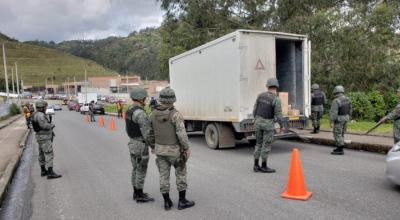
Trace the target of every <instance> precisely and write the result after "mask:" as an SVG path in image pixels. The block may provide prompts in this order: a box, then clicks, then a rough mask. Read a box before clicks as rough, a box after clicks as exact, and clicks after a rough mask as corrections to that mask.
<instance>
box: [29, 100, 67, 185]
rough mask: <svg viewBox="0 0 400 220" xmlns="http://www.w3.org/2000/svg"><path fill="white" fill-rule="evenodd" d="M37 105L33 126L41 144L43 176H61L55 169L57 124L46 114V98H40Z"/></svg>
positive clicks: (33, 116)
mask: <svg viewBox="0 0 400 220" xmlns="http://www.w3.org/2000/svg"><path fill="white" fill-rule="evenodd" d="M35 105H36V112H35V113H34V114H33V115H32V127H33V130H34V131H35V133H36V141H37V143H38V145H39V165H40V169H41V176H47V179H56V178H60V177H61V175H58V174H56V173H55V172H54V171H53V159H54V152H53V138H54V133H53V129H54V127H55V125H54V124H51V123H50V121H49V119H48V118H47V116H46V114H45V112H46V107H47V102H46V101H44V100H38V101H36V103H35ZM46 167H47V169H46Z"/></svg>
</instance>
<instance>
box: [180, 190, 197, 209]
mask: <svg viewBox="0 0 400 220" xmlns="http://www.w3.org/2000/svg"><path fill="white" fill-rule="evenodd" d="M192 206H194V201H190V200H187V199H186V190H183V191H180V192H179V203H178V209H179V210H182V209H186V208H190V207H192Z"/></svg>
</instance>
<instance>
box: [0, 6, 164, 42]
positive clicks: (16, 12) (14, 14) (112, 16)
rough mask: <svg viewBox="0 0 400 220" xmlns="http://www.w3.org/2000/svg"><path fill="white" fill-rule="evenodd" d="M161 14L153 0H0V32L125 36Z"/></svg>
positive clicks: (29, 36)
mask: <svg viewBox="0 0 400 220" xmlns="http://www.w3.org/2000/svg"><path fill="white" fill-rule="evenodd" d="M162 16H163V12H162V10H161V9H160V3H159V2H157V1H156V0H12V1H11V0H0V21H1V22H0V32H2V33H4V34H6V35H8V36H10V37H13V38H16V39H18V40H21V41H27V40H36V39H38V40H46V41H50V40H54V41H56V42H59V41H62V40H72V39H99V38H105V37H108V36H126V35H128V34H129V33H130V32H132V31H134V30H140V29H142V28H145V27H157V26H159V25H160V24H161V22H162Z"/></svg>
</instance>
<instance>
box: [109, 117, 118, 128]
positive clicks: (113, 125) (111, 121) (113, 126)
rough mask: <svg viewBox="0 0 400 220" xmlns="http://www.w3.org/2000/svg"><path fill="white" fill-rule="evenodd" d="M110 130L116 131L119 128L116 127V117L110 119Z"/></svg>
mask: <svg viewBox="0 0 400 220" xmlns="http://www.w3.org/2000/svg"><path fill="white" fill-rule="evenodd" d="M110 130H111V131H116V130H117V129H116V128H115V123H114V117H111V120H110Z"/></svg>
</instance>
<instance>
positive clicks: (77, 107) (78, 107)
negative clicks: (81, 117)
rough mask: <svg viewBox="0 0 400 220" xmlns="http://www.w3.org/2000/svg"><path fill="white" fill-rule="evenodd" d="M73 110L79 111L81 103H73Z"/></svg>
mask: <svg viewBox="0 0 400 220" xmlns="http://www.w3.org/2000/svg"><path fill="white" fill-rule="evenodd" d="M75 111H76V112H80V111H81V104H79V103H76V105H75Z"/></svg>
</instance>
